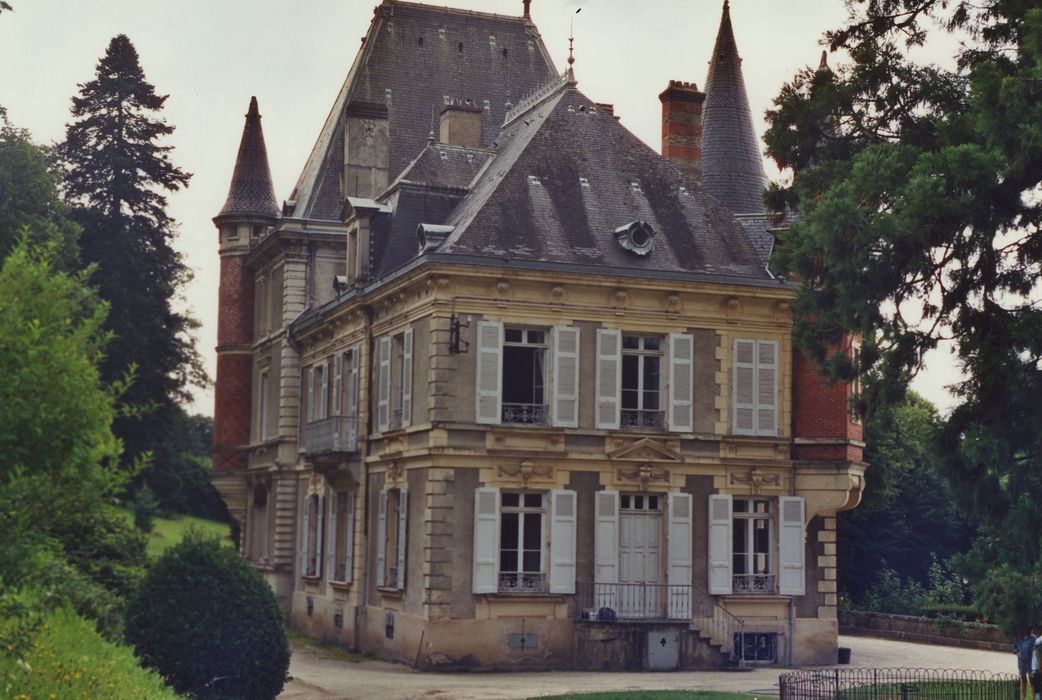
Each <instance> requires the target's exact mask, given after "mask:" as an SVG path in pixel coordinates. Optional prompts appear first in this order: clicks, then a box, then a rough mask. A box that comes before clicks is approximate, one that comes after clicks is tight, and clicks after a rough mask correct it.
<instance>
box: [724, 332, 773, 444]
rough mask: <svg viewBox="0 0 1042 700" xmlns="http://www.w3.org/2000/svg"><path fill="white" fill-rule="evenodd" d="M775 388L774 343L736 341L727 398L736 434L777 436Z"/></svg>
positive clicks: (765, 341)
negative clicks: (731, 379) (731, 408)
mask: <svg viewBox="0 0 1042 700" xmlns="http://www.w3.org/2000/svg"><path fill="white" fill-rule="evenodd" d="M777 385H778V343H777V341H773V340H745V339H741V338H736V339H735V341H734V387H733V389H732V391H733V394H732V397H731V402H732V404H733V411H734V413H733V419H734V432H735V433H736V434H738V435H777V434H778V386H777Z"/></svg>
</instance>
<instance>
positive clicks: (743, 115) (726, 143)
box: [701, 0, 767, 214]
mask: <svg viewBox="0 0 1042 700" xmlns="http://www.w3.org/2000/svg"><path fill="white" fill-rule="evenodd" d="M705 91H706V99H705V103H704V105H703V107H702V161H701V165H702V183H703V185H704V187H705V191H706V192H708V193H709V194H711V195H713V196H714V197H716V198H717V199H718V200H720V201H721V202H722V203H723V204H725V205H726V206H728V207H730V208H731V209H733V210H734V211H736V212H738V213H740V214H756V213H762V212H763V211H764V204H763V191H764V189H765V188H766V187H767V176H766V175H765V174H764V171H763V156H762V155H761V154H760V142H759V140H758V139H757V138H756V130H755V129H754V128H753V115H752V111H751V110H750V109H749V97H748V95H747V94H746V92H745V80H744V79H743V77H742V59H741V57H740V56H739V55H738V45H737V43H736V42H735V38H734V30H733V29H732V27H731V10H730V7H729V5H728V2H727V0H725V1H724V9H723V15H722V16H721V18H720V29H719V30H718V32H717V36H716V45H715V46H714V47H713V55H712V58H711V59H710V61H709V72H708V74H707V75H706V82H705Z"/></svg>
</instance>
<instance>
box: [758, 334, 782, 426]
mask: <svg viewBox="0 0 1042 700" xmlns="http://www.w3.org/2000/svg"><path fill="white" fill-rule="evenodd" d="M777 382H778V343H776V342H774V341H771V340H761V341H758V342H757V343H756V434H757V435H777V434H778V391H777Z"/></svg>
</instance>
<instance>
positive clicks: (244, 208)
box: [217, 97, 279, 219]
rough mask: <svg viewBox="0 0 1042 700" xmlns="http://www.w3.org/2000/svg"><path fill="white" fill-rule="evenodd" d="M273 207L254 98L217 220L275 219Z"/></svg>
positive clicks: (262, 133) (269, 174)
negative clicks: (230, 182)
mask: <svg viewBox="0 0 1042 700" xmlns="http://www.w3.org/2000/svg"><path fill="white" fill-rule="evenodd" d="M278 215H279V210H278V206H277V205H276V204H275V189H274V188H273V187H272V185H271V169H270V168H269V167H268V149H267V147H265V145H264V131H263V130H262V129H261V116H260V110H259V109H258V107H257V98H256V97H251V98H250V109H249V111H248V112H247V113H246V124H245V125H244V126H243V129H242V140H241V141H240V142H239V154H238V156H237V157H236V159H235V170H234V171H233V173H232V184H231V187H229V188H228V198H227V199H226V200H225V202H224V206H223V207H221V212H220V213H219V214H218V215H217V218H222V217H233V216H243V217H261V218H268V219H275V218H278Z"/></svg>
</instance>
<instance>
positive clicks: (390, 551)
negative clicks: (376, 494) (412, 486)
mask: <svg viewBox="0 0 1042 700" xmlns="http://www.w3.org/2000/svg"><path fill="white" fill-rule="evenodd" d="M408 504H409V499H408V490H407V489H405V488H393V489H385V490H383V491H381V492H380V504H379V511H378V522H377V533H376V543H377V545H376V552H377V553H376V585H377V586H378V587H381V588H395V589H398V590H405V548H406V544H407V537H408V515H409V507H408Z"/></svg>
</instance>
